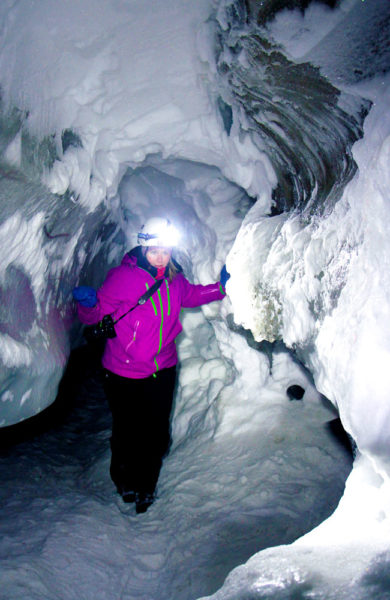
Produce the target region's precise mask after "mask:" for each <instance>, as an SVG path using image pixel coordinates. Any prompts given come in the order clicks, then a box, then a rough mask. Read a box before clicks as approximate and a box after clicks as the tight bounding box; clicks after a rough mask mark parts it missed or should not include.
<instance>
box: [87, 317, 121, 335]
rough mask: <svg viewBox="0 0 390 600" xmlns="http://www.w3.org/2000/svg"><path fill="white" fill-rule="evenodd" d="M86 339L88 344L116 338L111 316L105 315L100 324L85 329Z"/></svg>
mask: <svg viewBox="0 0 390 600" xmlns="http://www.w3.org/2000/svg"><path fill="white" fill-rule="evenodd" d="M84 337H85V339H86V340H87V342H95V341H98V340H107V339H109V338H114V337H116V331H115V327H114V320H113V318H112V316H111V315H105V316H104V317H103V319H102V320H101V321H99V323H96V324H95V325H89V326H88V327H84Z"/></svg>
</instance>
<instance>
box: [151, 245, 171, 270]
mask: <svg viewBox="0 0 390 600" xmlns="http://www.w3.org/2000/svg"><path fill="white" fill-rule="evenodd" d="M171 254H172V250H171V248H162V247H159V246H150V247H149V248H148V249H147V251H146V259H147V261H148V262H149V263H150V264H151V265H152V267H156V269H161V268H164V269H165V267H166V266H167V265H168V263H169V261H170V258H171Z"/></svg>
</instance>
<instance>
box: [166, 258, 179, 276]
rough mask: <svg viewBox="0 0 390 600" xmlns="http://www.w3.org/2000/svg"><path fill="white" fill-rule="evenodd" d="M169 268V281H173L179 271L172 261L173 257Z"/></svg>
mask: <svg viewBox="0 0 390 600" xmlns="http://www.w3.org/2000/svg"><path fill="white" fill-rule="evenodd" d="M168 268H169V281H173V280H174V279H175V277H176V275H177V274H178V272H179V271H178V269H177V268H176V266H175V264H174V262H173V260H172V257H171V258H170V259H169V263H168Z"/></svg>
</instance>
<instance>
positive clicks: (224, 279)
mask: <svg viewBox="0 0 390 600" xmlns="http://www.w3.org/2000/svg"><path fill="white" fill-rule="evenodd" d="M228 279H230V273H228V272H227V270H226V265H223V267H222V271H221V275H220V276H219V281H220V283H221V285H222V286H223V287H224V288H225V287H226V282H227V281H228Z"/></svg>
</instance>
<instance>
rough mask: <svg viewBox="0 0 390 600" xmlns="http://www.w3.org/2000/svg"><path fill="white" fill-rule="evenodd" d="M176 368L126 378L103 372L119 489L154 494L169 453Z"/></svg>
mask: <svg viewBox="0 0 390 600" xmlns="http://www.w3.org/2000/svg"><path fill="white" fill-rule="evenodd" d="M175 381H176V367H171V368H168V369H162V370H161V371H158V372H157V373H156V376H155V377H153V376H152V377H147V378H145V379H129V378H127V377H121V376H119V375H115V374H114V373H111V372H110V371H107V370H105V371H104V391H105V394H106V396H107V400H108V403H109V406H110V409H111V413H112V437H111V453H112V455H111V467H110V474H111V479H112V480H113V482H114V483H115V485H116V486H117V488H118V491H119V492H122V491H123V490H125V491H135V492H145V493H150V494H153V493H154V490H155V487H156V484H157V480H158V476H159V473H160V469H161V465H162V460H163V457H164V455H165V454H166V453H167V452H168V450H169V446H170V442H171V435H170V414H171V409H172V400H173V392H174V387H175Z"/></svg>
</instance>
